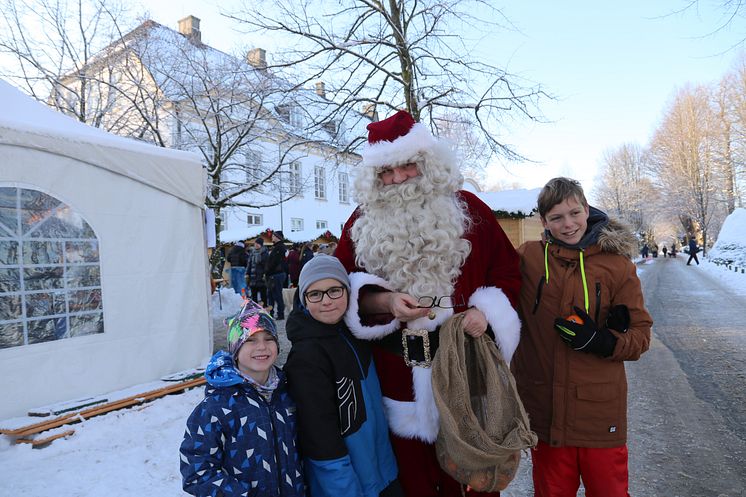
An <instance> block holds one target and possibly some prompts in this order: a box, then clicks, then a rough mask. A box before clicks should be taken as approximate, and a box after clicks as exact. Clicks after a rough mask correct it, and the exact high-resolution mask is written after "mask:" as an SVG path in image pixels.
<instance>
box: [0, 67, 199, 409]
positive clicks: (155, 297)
mask: <svg viewBox="0 0 746 497" xmlns="http://www.w3.org/2000/svg"><path fill="white" fill-rule="evenodd" d="M0 105H1V106H2V109H3V111H2V113H0V378H2V382H0V398H2V402H0V419H5V418H9V417H15V416H22V415H25V413H26V412H27V410H28V409H29V408H33V407H40V406H43V405H48V404H52V403H56V402H62V401H67V400H72V399H76V398H81V397H85V396H91V395H99V394H104V393H107V392H111V391H114V390H119V389H124V388H127V387H130V386H132V385H136V384H140V383H145V382H149V381H152V380H156V379H158V378H160V377H161V376H163V375H165V374H168V373H173V372H176V371H182V370H185V369H189V368H193V367H197V366H199V365H202V364H204V361H205V359H207V357H208V356H209V354H210V348H211V342H212V337H211V336H210V335H211V330H210V320H209V316H208V313H209V310H208V297H209V280H208V269H207V260H206V249H205V241H204V240H205V238H204V222H203V211H202V205H203V202H204V178H205V176H204V174H203V172H202V168H201V166H200V163H199V160H198V158H197V156H196V155H194V154H191V153H186V152H179V151H174V150H167V149H163V148H158V147H155V146H151V145H148V144H144V143H140V142H137V141H135V140H131V139H127V138H122V137H118V136H114V135H111V134H108V133H106V132H104V131H101V130H98V129H95V128H91V127H89V126H86V125H85V124H82V123H80V122H77V121H75V120H73V119H71V118H68V117H66V116H64V115H62V114H59V113H57V112H55V111H53V110H51V109H49V108H47V107H45V106H44V105H42V104H40V103H38V102H36V101H34V100H32V99H31V98H29V97H27V96H26V95H24V94H22V93H21V92H20V91H18V90H17V89H15V88H13V87H12V86H10V85H9V84H7V83H6V82H4V81H2V80H0Z"/></svg>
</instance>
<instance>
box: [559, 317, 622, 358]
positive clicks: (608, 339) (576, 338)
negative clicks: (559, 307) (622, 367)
mask: <svg viewBox="0 0 746 497" xmlns="http://www.w3.org/2000/svg"><path fill="white" fill-rule="evenodd" d="M573 309H574V310H575V313H576V314H577V315H578V317H580V319H582V320H583V324H580V323H575V322H573V321H568V320H567V319H561V318H557V319H555V320H554V328H555V329H556V330H557V332H558V333H559V335H560V337H561V338H562V340H564V341H565V342H567V344H568V345H569V346H570V347H572V348H573V349H574V350H581V351H583V352H590V353H591V354H596V355H600V356H601V357H609V356H610V355H611V354H613V353H614V346H615V345H616V337H615V336H614V335H612V333H611V332H610V331H609V330H607V329H606V328H600V329H599V328H598V326H596V323H594V322H593V320H592V319H591V317H590V316H589V315H588V314H587V313H586V312H585V311H583V309H580V308H578V307H573Z"/></svg>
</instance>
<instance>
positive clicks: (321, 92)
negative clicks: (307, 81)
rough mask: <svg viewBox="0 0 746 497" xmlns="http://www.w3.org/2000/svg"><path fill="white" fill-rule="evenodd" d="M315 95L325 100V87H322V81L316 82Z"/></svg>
mask: <svg viewBox="0 0 746 497" xmlns="http://www.w3.org/2000/svg"><path fill="white" fill-rule="evenodd" d="M316 95H318V96H320V97H321V98H326V86H325V85H324V82H323V81H317V82H316Z"/></svg>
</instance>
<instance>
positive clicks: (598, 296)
mask: <svg viewBox="0 0 746 497" xmlns="http://www.w3.org/2000/svg"><path fill="white" fill-rule="evenodd" d="M600 313H601V282H600V281H597V282H596V325H598V317H599V315H600Z"/></svg>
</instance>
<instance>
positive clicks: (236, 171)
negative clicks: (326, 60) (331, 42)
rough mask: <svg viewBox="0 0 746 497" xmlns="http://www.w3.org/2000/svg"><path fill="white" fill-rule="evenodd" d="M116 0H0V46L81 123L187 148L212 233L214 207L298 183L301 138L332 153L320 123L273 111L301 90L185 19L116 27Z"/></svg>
mask: <svg viewBox="0 0 746 497" xmlns="http://www.w3.org/2000/svg"><path fill="white" fill-rule="evenodd" d="M117 1H118V0H77V1H69V2H65V1H64V0H61V1H52V0H28V1H25V0H5V3H4V4H2V6H3V11H2V12H1V13H0V14H1V15H2V20H3V23H4V26H3V27H4V30H3V33H0V48H1V49H2V50H3V51H5V53H6V54H9V55H12V56H13V59H14V60H15V64H13V66H12V67H11V69H10V72H11V73H12V75H13V76H14V79H13V82H15V83H16V84H17V85H19V86H21V87H22V88H24V89H25V90H27V91H28V92H29V93H30V94H31V95H32V96H33V97H35V98H36V99H38V100H40V101H42V102H44V103H47V104H49V105H51V106H52V107H54V108H56V109H57V110H60V111H62V112H64V113H66V114H68V115H73V116H75V117H76V118H77V119H78V120H80V121H82V122H86V123H88V124H90V125H92V126H96V127H100V128H103V129H105V130H107V131H110V132H113V133H116V134H119V135H123V136H129V137H133V138H137V139H140V140H144V141H148V142H152V143H154V144H156V145H159V146H162V147H173V148H179V149H183V150H190V151H194V152H197V153H198V154H199V155H200V156H201V157H202V162H203V164H204V166H205V172H206V175H207V184H208V186H207V190H206V192H205V206H206V208H208V209H212V210H214V211H215V214H216V225H215V232H216V236H217V237H218V241H219V234H220V230H221V219H222V216H221V211H222V210H224V209H231V210H235V211H241V210H244V209H257V208H262V207H269V206H273V205H277V204H279V203H281V202H284V201H287V200H289V199H291V198H292V197H293V196H295V195H297V194H298V193H299V192H301V191H302V190H303V186H304V183H305V181H306V180H305V179H304V178H302V177H298V175H296V174H294V172H293V171H292V169H291V165H292V164H293V162H294V161H297V160H299V159H301V158H303V157H305V156H306V155H307V154H308V153H309V149H310V147H313V148H314V150H313V152H314V153H315V154H316V155H320V156H322V158H323V159H325V160H328V161H330V162H332V163H335V161H337V160H339V158H338V157H337V155H336V153H335V152H336V151H337V150H336V148H335V144H334V143H332V141H333V137H331V136H330V134H329V133H328V130H326V129H325V130H322V131H318V132H317V133H315V134H313V135H309V134H307V133H306V134H302V133H299V132H298V129H297V128H296V127H294V126H292V125H291V123H290V122H289V119H288V116H287V115H283V114H282V111H281V110H282V109H286V108H288V106H289V105H290V104H292V106H293V108H300V107H301V106H300V105H297V101H298V100H299V99H302V98H303V95H302V93H303V92H300V91H295V90H296V89H295V87H294V86H293V85H291V84H289V83H288V82H287V81H284V80H282V79H281V78H279V77H277V76H276V75H275V74H274V73H273V72H272V71H271V70H269V69H267V68H266V67H264V66H262V65H261V64H255V65H252V64H250V62H249V60H247V57H246V54H244V55H242V56H232V55H229V54H226V53H223V52H220V51H218V50H215V49H212V48H210V47H208V46H206V45H204V44H202V43H201V40H200V37H199V32H198V30H196V29H191V28H190V27H188V26H189V23H187V24H186V25H185V26H187V27H185V33H180V32H176V31H174V30H171V29H168V28H165V27H164V26H161V25H159V24H157V23H155V22H153V21H145V22H143V23H141V24H140V25H139V26H137V27H136V28H135V29H132V30H131V31H128V32H126V33H124V34H123V33H121V31H120V26H119V24H118V21H119V14H120V13H121V6H119V4H117V3H116V2H117ZM195 21H196V19H195ZM192 27H194V26H192ZM190 29H191V30H190ZM36 32H39V33H44V36H43V37H39V36H33V35H31V33H36ZM313 95H315V94H313ZM291 100H292V102H291ZM309 107H310V104H309V105H305V107H304V108H305V109H308V108H309ZM351 160H352V159H350V161H351Z"/></svg>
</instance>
